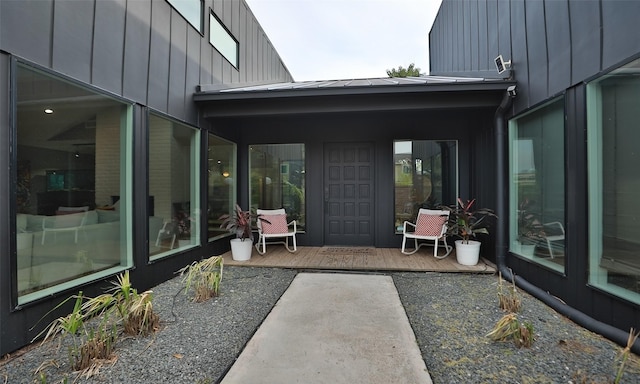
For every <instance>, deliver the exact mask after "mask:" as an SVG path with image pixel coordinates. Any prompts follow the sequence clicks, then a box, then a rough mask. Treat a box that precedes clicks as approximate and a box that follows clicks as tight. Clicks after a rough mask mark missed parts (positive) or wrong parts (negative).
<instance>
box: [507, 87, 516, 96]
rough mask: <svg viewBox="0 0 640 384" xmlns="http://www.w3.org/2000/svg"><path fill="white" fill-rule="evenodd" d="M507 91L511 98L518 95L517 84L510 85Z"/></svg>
mask: <svg viewBox="0 0 640 384" xmlns="http://www.w3.org/2000/svg"><path fill="white" fill-rule="evenodd" d="M507 93H508V94H509V97H511V98H514V97H516V95H517V92H516V86H515V85H511V86H509V88H507Z"/></svg>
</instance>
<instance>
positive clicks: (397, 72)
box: [387, 63, 420, 77]
mask: <svg viewBox="0 0 640 384" xmlns="http://www.w3.org/2000/svg"><path fill="white" fill-rule="evenodd" d="M387 75H389V77H410V76H411V77H418V76H420V68H416V66H415V64H414V63H411V64H409V66H408V67H407V68H402V65H401V66H399V67H398V69H395V68H393V69H391V70H389V69H387Z"/></svg>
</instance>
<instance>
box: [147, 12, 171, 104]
mask: <svg viewBox="0 0 640 384" xmlns="http://www.w3.org/2000/svg"><path fill="white" fill-rule="evenodd" d="M172 13H173V11H172V10H171V7H169V4H168V3H166V2H164V1H155V2H152V3H151V30H152V33H151V42H150V47H149V90H148V93H147V101H148V104H149V106H150V107H152V108H155V109H157V110H159V111H166V110H167V106H168V95H167V92H168V86H167V83H168V81H169V57H170V54H171V45H170V43H169V42H170V39H171V32H172V31H171V27H172V25H171V14H172Z"/></svg>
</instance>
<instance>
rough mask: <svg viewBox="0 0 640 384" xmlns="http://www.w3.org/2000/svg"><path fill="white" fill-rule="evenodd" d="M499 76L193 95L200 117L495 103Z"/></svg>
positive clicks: (501, 86) (208, 89) (211, 90)
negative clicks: (493, 77) (201, 114)
mask: <svg viewBox="0 0 640 384" xmlns="http://www.w3.org/2000/svg"><path fill="white" fill-rule="evenodd" d="M513 84H515V82H513V81H509V80H503V79H480V78H448V77H439V76H426V77H419V78H404V79H401V78H383V79H358V80H335V81H312V82H302V83H280V84H262V85H251V86H247V85H245V86H239V87H237V88H225V89H221V88H219V87H217V86H214V85H201V86H200V87H199V89H198V92H196V93H195V94H194V101H195V102H196V103H197V104H198V105H199V106H200V108H201V110H202V111H203V115H204V117H205V118H215V117H233V116H263V115H279V114H300V113H335V112H367V111H403V110H428V109H452V108H455V109H458V108H496V107H497V106H498V105H499V104H500V101H501V99H502V96H503V94H504V92H505V91H506V89H507V88H508V87H509V86H510V85H513Z"/></svg>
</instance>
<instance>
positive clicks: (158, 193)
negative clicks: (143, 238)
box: [148, 114, 200, 259]
mask: <svg viewBox="0 0 640 384" xmlns="http://www.w3.org/2000/svg"><path fill="white" fill-rule="evenodd" d="M198 138H199V135H198V130H197V129H195V128H192V127H189V126H186V125H184V124H180V123H177V122H174V121H171V120H168V119H165V118H163V117H160V116H156V115H153V114H150V115H149V208H148V209H149V237H150V239H149V245H150V246H149V253H150V255H151V256H152V259H155V258H158V257H161V256H166V255H169V254H172V253H174V252H175V251H176V250H179V249H185V248H189V247H193V246H195V245H197V244H199V239H200V232H199V228H200V226H199V223H200V215H199V214H200V207H199V205H198V201H199V200H198V198H197V196H198V188H197V183H198V180H199V179H200V175H199V162H198V155H197V154H198V148H199V144H198V143H199V140H198Z"/></svg>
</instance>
